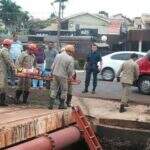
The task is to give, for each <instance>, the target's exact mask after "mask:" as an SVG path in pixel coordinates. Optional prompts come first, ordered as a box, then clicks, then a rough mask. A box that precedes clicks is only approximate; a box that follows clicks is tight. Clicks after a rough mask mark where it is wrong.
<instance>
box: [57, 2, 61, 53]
mask: <svg viewBox="0 0 150 150" xmlns="http://www.w3.org/2000/svg"><path fill="white" fill-rule="evenodd" d="M61 6H62V0H59V10H58V20H57V23H58V26H57V48H58V51H60V31H61V8H62V7H61Z"/></svg>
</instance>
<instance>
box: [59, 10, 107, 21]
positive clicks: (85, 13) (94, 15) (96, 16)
mask: <svg viewBox="0 0 150 150" xmlns="http://www.w3.org/2000/svg"><path fill="white" fill-rule="evenodd" d="M83 15H90V16H92V17H95V18H97V19H101V20H103V21H105V22H109V20H108V19H105V18H103V17H101V16H99V15H98V14H91V13H87V12H82V13H78V14H75V15H72V16H69V17H66V18H64V19H62V21H66V20H69V19H72V18H76V17H79V16H83Z"/></svg>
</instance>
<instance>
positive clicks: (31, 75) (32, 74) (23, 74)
mask: <svg viewBox="0 0 150 150" xmlns="http://www.w3.org/2000/svg"><path fill="white" fill-rule="evenodd" d="M15 75H16V77H18V78H28V79H36V80H47V81H50V80H53V76H52V75H48V76H41V75H40V74H39V72H38V71H37V70H36V69H33V70H31V69H30V70H28V69H23V70H19V71H18V70H17V71H16V73H15ZM68 82H69V83H71V84H72V85H79V84H80V83H81V80H79V79H73V78H72V79H68Z"/></svg>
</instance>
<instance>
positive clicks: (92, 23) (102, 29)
mask: <svg viewBox="0 0 150 150" xmlns="http://www.w3.org/2000/svg"><path fill="white" fill-rule="evenodd" d="M107 25H108V22H107V21H104V20H101V19H98V18H96V17H94V16H91V15H88V14H85V15H81V16H78V17H74V18H71V19H69V22H68V29H69V30H72V31H75V30H76V28H77V27H79V28H80V29H83V28H84V29H98V33H99V34H101V33H103V34H104V33H106V31H107Z"/></svg>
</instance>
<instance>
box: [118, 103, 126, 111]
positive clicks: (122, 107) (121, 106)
mask: <svg viewBox="0 0 150 150" xmlns="http://www.w3.org/2000/svg"><path fill="white" fill-rule="evenodd" d="M124 107H125V106H124V104H121V105H120V109H119V112H120V113H123V112H125V111H126V109H125V108H124Z"/></svg>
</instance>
